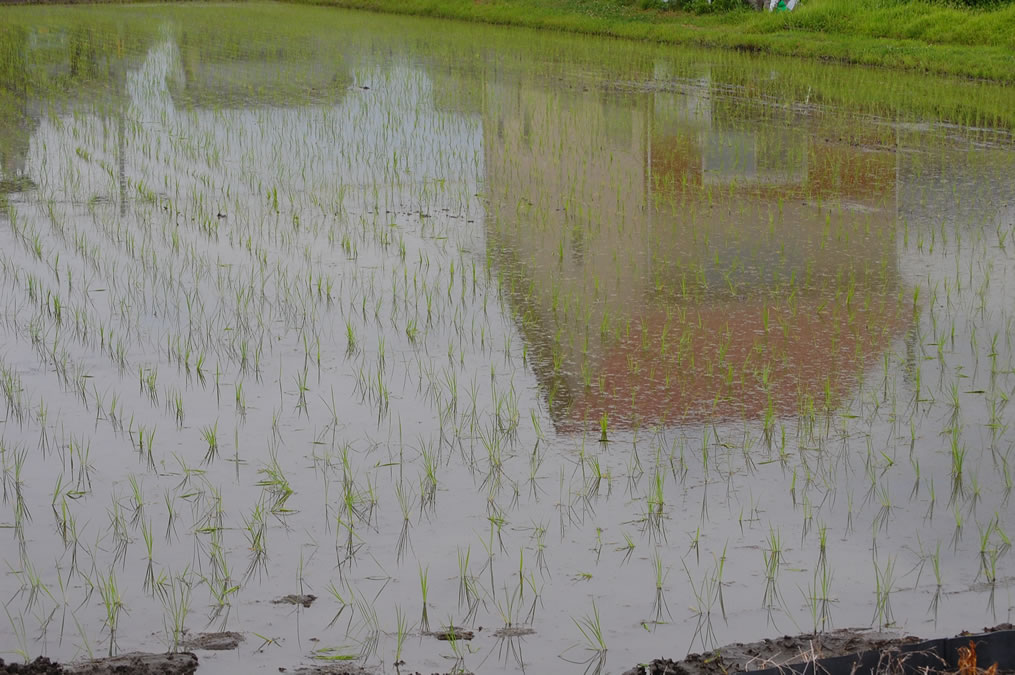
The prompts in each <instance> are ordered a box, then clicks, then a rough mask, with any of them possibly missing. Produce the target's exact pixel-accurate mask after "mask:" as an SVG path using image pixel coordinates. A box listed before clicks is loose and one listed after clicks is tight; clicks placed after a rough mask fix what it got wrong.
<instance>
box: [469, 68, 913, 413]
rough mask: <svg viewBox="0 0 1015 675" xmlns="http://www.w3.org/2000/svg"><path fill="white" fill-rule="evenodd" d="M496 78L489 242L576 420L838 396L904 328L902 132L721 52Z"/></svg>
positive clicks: (799, 406)
mask: <svg viewBox="0 0 1015 675" xmlns="http://www.w3.org/2000/svg"><path fill="white" fill-rule="evenodd" d="M660 81H662V78H660ZM485 91H486V99H485V102H484V152H485V168H486V181H487V192H488V195H489V199H490V213H489V216H488V219H487V223H488V225H487V230H488V246H489V247H490V253H491V256H492V257H493V258H494V259H495V260H497V262H498V264H499V266H500V272H501V274H502V275H503V276H504V278H505V286H506V287H507V288H508V289H509V290H508V293H507V296H508V299H509V302H510V303H511V306H512V311H513V312H514V314H515V317H516V320H517V323H518V325H519V327H520V330H521V332H522V334H523V336H524V339H525V341H526V343H527V347H528V351H529V354H530V355H531V357H530V358H531V362H532V367H533V369H534V371H535V372H536V374H537V377H538V379H539V381H540V384H541V386H542V387H543V388H544V389H545V392H546V396H547V399H548V402H549V404H550V410H551V414H552V417H553V419H554V422H555V424H556V425H557V427H558V430H562V431H567V430H576V429H580V428H583V427H586V426H593V425H596V424H597V423H598V421H599V419H600V418H601V417H602V416H603V415H604V413H605V414H606V415H607V416H608V423H609V426H610V427H611V428H617V427H620V428H625V427H626V428H630V427H634V426H639V425H641V426H651V425H655V424H667V423H681V422H694V421H705V420H710V421H718V420H731V419H758V418H761V417H765V416H776V415H786V414H794V413H797V412H799V411H801V410H804V409H808V408H810V409H814V408H817V409H820V408H821V407H823V406H829V407H833V406H835V405H837V404H838V403H839V402H840V401H841V400H842V398H843V397H844V396H845V395H847V394H848V393H849V392H850V391H852V389H853V388H854V387H855V383H856V381H857V378H858V377H860V376H861V375H862V374H863V372H864V371H866V370H868V369H870V368H871V366H872V365H874V364H876V363H877V362H878V361H879V360H880V359H881V358H882V355H883V353H884V352H885V350H886V349H887V348H888V346H889V345H890V343H891V341H892V340H894V339H895V338H896V337H898V336H899V335H900V334H901V333H902V332H904V330H905V328H906V326H907V315H906V313H905V312H904V311H902V310H900V309H899V305H900V302H899V298H900V295H899V294H900V280H899V274H898V270H897V254H896V245H895V225H896V195H895V191H896V185H895V173H896V169H895V167H896V160H895V148H894V147H893V146H892V145H891V144H890V141H891V139H890V137H889V138H888V139H886V138H881V137H880V136H879V135H878V134H879V133H880V132H878V131H876V130H875V131H874V132H872V133H871V134H870V135H869V136H867V137H858V136H857V135H856V134H855V133H853V134H850V135H849V138H848V140H841V139H842V138H843V137H842V136H841V134H839V132H838V131H837V129H836V127H835V125H834V123H826V122H825V121H823V120H822V119H820V118H814V117H813V116H812V115H811V114H810V113H809V112H808V111H793V110H786V109H784V108H776V107H774V106H772V107H766V106H765V105H764V103H763V102H759V101H756V100H755V101H750V100H743V99H738V98H737V97H736V96H735V95H732V94H729V93H727V92H723V91H721V90H720V89H719V87H717V86H716V85H713V83H712V81H711V79H710V78H709V77H708V74H707V73H703V74H702V76H701V77H700V78H699V79H697V80H692V81H689V82H688V81H686V80H685V81H684V82H682V83H681V84H680V85H679V86H678V87H672V88H671V89H670V90H664V89H662V88H655V87H652V86H643V87H641V89H640V90H633V88H632V91H622V90H621V91H617V90H605V89H603V88H598V89H597V88H596V87H579V86H574V87H572V88H570V89H567V88H564V89H561V88H559V87H549V86H543V85H541V84H540V83H539V82H537V81H531V80H524V79H516V80H515V81H510V80H506V79H505V80H501V81H499V82H497V83H492V84H488V85H486V88H485Z"/></svg>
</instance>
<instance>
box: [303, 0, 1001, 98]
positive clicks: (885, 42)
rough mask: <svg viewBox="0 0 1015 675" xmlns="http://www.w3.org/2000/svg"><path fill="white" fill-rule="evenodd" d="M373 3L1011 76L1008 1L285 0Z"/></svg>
mask: <svg viewBox="0 0 1015 675" xmlns="http://www.w3.org/2000/svg"><path fill="white" fill-rule="evenodd" d="M293 1H295V2H307V3H312V4H322V5H334V6H338V7H347V8H355V9H366V10H372V11H379V12H392V13H399V14H414V15H422V16H434V17H441V18H449V19H462V20H467V21H480V22H485V23H494V24H505V25H516V26H527V27H531V28H549V29H554V30H563V31H569V32H575V33H586V34H594V35H608V36H613V37H620V38H633V39H639V40H650V41H655V42H663V43H672V44H694V45H701V46H708V47H725V48H733V49H738V50H747V51H757V52H763V53H768V54H779V55H785V56H803V57H810V58H817V59H824V60H833V61H837V62H842V63H852V64H863V65H876V66H888V67H893V68H904V69H910V70H919V71H924V72H932V73H938V74H947V75H960V76H964V77H974V78H983V79H990V80H995V81H1000V82H1009V83H1015V5H1008V6H1005V7H1000V8H993V9H966V8H960V7H949V6H943V5H940V4H935V3H930V2H925V1H923V0H915V1H912V2H893V1H891V0H803V3H802V4H801V5H800V6H798V7H797V9H796V10H795V11H793V12H781V13H769V12H755V11H753V10H749V9H744V10H733V11H729V12H715V13H697V12H692V11H665V10H658V9H647V10H646V9H642V8H641V5H637V4H631V3H630V2H625V0H293Z"/></svg>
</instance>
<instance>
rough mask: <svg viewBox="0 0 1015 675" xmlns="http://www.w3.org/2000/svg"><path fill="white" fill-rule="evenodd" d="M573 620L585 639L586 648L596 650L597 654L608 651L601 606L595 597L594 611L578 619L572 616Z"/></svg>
mask: <svg viewBox="0 0 1015 675" xmlns="http://www.w3.org/2000/svg"><path fill="white" fill-rule="evenodd" d="M571 621H573V622H574V625H575V626H576V627H577V628H578V632H579V633H581V636H582V638H583V639H584V641H585V648H586V649H587V650H589V651H592V652H595V653H596V654H597V655H603V654H605V653H606V651H607V649H606V639H605V637H604V635H603V626H602V622H601V621H600V618H599V608H598V607H597V606H596V601H595V599H593V600H592V613H591V614H586V615H585V616H582V617H580V618H578V619H575V618H574V617H571Z"/></svg>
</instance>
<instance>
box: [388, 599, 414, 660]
mask: <svg viewBox="0 0 1015 675" xmlns="http://www.w3.org/2000/svg"><path fill="white" fill-rule="evenodd" d="M412 628H413V627H412V626H410V625H409V623H408V621H407V620H406V618H405V613H404V612H403V611H402V608H401V607H400V606H396V607H395V661H394V663H393V664H392V665H394V666H395V668H396V669H397V668H398V667H399V666H400V665H402V664H403V661H402V649H403V647H404V646H405V638H406V637H408V635H409V632H410V631H412Z"/></svg>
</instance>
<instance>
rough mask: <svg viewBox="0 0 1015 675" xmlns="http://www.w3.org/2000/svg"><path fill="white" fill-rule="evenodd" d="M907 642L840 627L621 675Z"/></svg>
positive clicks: (722, 669) (704, 671) (680, 674)
mask: <svg viewBox="0 0 1015 675" xmlns="http://www.w3.org/2000/svg"><path fill="white" fill-rule="evenodd" d="M910 642H919V638H915V637H899V636H897V635H891V634H888V633H878V632H874V631H868V630H863V629H855V628H843V629H840V630H834V631H829V632H827V633H806V634H803V635H794V636H790V635H785V636H783V637H780V638H774V639H766V640H761V641H759V642H750V643H746V644H745V643H742V642H737V643H734V644H731V645H726V646H725V647H720V648H719V649H717V650H716V651H714V652H710V653H708V654H688V655H687V658H685V659H684V660H682V661H673V660H671V659H655V660H653V661H652V662H651V663H647V664H643V665H639V666H636V667H635V668H632V669H631V670H628V671H627V672H625V673H624V675H725V674H726V673H737V672H742V671H746V670H759V669H762V668H773V667H776V666H781V665H786V664H788V663H800V662H803V661H813V660H814V659H815V658H819V659H821V658H828V657H832V656H846V655H848V654H855V653H857V652H865V651H871V650H881V649H887V648H890V647H893V646H897V645H900V644H906V643H910Z"/></svg>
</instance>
